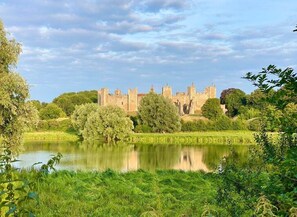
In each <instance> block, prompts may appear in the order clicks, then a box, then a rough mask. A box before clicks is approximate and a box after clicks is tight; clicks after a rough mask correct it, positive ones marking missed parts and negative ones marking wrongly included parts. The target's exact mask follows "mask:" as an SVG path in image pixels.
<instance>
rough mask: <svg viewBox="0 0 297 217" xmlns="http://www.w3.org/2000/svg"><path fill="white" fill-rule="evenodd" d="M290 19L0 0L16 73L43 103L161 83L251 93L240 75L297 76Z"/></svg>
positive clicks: (287, 6) (113, 1)
mask: <svg viewBox="0 0 297 217" xmlns="http://www.w3.org/2000/svg"><path fill="white" fill-rule="evenodd" d="M296 11H297V1H296V0H285V1H284V0H261V1H259V0H51V1H50V0H26V1H23V0H0V19H1V20H2V21H3V23H4V25H5V28H6V30H7V32H9V33H10V35H9V37H11V38H15V39H16V40H17V41H18V42H19V43H21V44H22V54H21V55H20V59H19V63H18V66H17V68H16V69H15V70H16V71H17V72H18V73H20V74H21V75H22V76H23V77H24V78H25V79H26V80H27V82H28V83H29V85H30V91H31V99H37V100H40V101H43V102H50V101H52V100H53V99H54V98H55V97H57V96H58V95H60V94H62V93H65V92H78V91H82V90H98V89H100V88H103V87H107V88H109V91H110V92H111V93H113V92H114V90H115V89H117V88H119V89H121V90H122V91H123V92H124V93H127V90H128V88H135V87H136V88H138V92H139V93H145V92H148V91H149V90H150V88H151V86H152V85H153V86H154V88H155V90H156V91H157V92H161V88H162V86H164V85H166V84H168V85H170V86H172V88H173V92H177V91H179V92H182V91H186V88H187V86H189V85H191V84H192V83H194V84H195V86H196V88H197V91H199V92H202V91H203V90H204V88H205V87H207V86H209V85H212V84H214V85H216V87H217V97H219V96H220V93H221V91H222V90H224V89H227V88H231V87H233V88H240V89H241V90H243V91H245V92H246V93H250V92H251V91H253V90H254V89H255V87H253V86H252V85H251V83H250V82H249V81H247V80H245V79H242V77H243V76H244V75H245V73H247V72H253V73H257V72H260V71H261V70H262V68H263V67H267V66H268V65H269V64H274V65H276V66H277V67H279V68H283V69H284V68H286V67H292V68H295V69H296V68H297V67H296V66H297V61H296V60H297V33H296V32H295V33H293V29H295V26H296V24H297V13H296Z"/></svg>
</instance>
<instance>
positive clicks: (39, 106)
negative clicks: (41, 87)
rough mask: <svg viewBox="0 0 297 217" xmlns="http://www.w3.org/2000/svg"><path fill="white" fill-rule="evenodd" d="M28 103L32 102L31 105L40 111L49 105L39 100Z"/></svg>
mask: <svg viewBox="0 0 297 217" xmlns="http://www.w3.org/2000/svg"><path fill="white" fill-rule="evenodd" d="M28 102H30V103H31V104H33V106H34V107H35V108H36V109H37V110H38V111H40V109H42V108H44V107H45V106H46V105H47V104H48V103H45V102H40V101H39V100H29V101H28Z"/></svg>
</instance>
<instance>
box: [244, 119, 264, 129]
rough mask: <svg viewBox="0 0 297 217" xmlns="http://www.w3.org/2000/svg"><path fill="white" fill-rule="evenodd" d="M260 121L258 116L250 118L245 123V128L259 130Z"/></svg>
mask: <svg viewBox="0 0 297 217" xmlns="http://www.w3.org/2000/svg"><path fill="white" fill-rule="evenodd" d="M261 124H262V121H261V119H260V118H253V119H250V120H249V121H248V123H247V128H248V129H249V130H251V131H260V130H261Z"/></svg>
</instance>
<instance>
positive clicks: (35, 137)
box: [24, 131, 79, 142]
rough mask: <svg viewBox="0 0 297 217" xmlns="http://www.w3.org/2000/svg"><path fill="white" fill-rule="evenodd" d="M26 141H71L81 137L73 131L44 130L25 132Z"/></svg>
mask: <svg viewBox="0 0 297 217" xmlns="http://www.w3.org/2000/svg"><path fill="white" fill-rule="evenodd" d="M24 140H25V142H28V141H71V142H75V141H77V140H79V137H78V136H77V135H75V134H73V133H67V132H63V131H43V132H27V133H25V134H24Z"/></svg>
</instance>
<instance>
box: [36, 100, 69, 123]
mask: <svg viewBox="0 0 297 217" xmlns="http://www.w3.org/2000/svg"><path fill="white" fill-rule="evenodd" d="M39 116H40V118H41V119H42V120H48V119H56V118H62V117H65V116H66V114H65V113H64V112H63V110H62V109H61V108H60V107H59V106H57V105H56V104H55V103H50V104H48V105H46V106H45V107H44V108H42V109H40V111H39Z"/></svg>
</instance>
